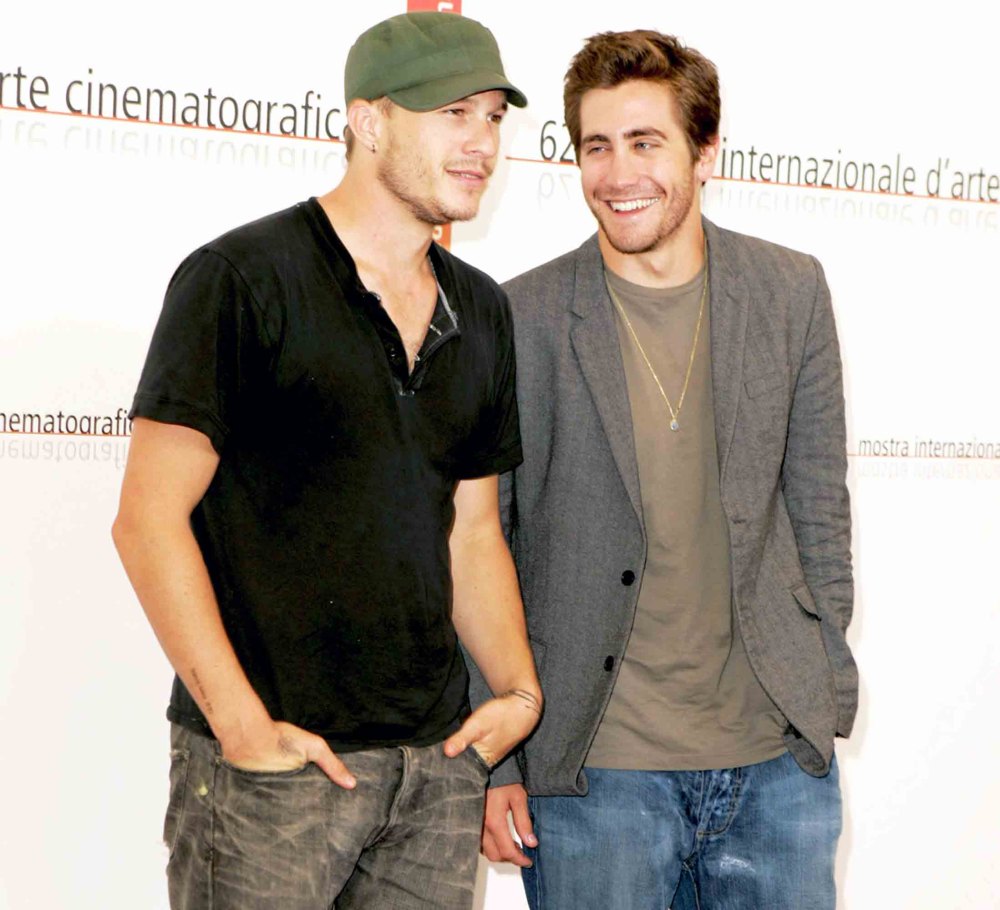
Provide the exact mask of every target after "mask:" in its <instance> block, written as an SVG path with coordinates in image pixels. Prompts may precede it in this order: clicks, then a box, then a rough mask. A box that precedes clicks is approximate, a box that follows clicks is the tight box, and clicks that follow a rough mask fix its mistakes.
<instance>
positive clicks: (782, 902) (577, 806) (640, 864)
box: [522, 753, 841, 910]
mask: <svg viewBox="0 0 1000 910" xmlns="http://www.w3.org/2000/svg"><path fill="white" fill-rule="evenodd" d="M586 773H587V780H588V781H589V782H590V790H589V793H588V794H587V796H584V797H578V796H543V797H531V798H530V799H529V808H530V810H531V815H532V819H533V823H534V829H535V834H536V835H537V836H538V847H537V848H536V849H534V850H531V849H526V850H525V852H526V853H527V854H528V856H530V857H531V858H532V859H533V860H534V866H533V867H532V868H530V869H524V870H523V872H522V874H523V880H524V887H525V892H526V894H527V898H528V905H529V906H530V907H531V910H665V908H667V907H671V908H673V910H833V908H834V906H835V904H836V889H835V885H834V856H835V854H836V849H837V839H838V837H839V835H840V829H841V801H840V783H839V778H838V771H837V765H836V760H834V764H833V766H832V767H831V769H830V773H829V774H827V775H826V776H825V777H821V778H816V777H810V776H809V775H808V774H806V773H805V772H804V771H802V770H801V769H800V768H799V766H798V765H797V764H796V763H795V760H794V759H793V758H792V757H791V755H789V754H788V753H785V754H784V755H782V756H780V757H778V758H775V759H772V760H771V761H766V762H761V763H760V764H757V765H747V766H745V767H742V768H728V769H725V770H721V771H613V770H605V769H600V768H587V769H586Z"/></svg>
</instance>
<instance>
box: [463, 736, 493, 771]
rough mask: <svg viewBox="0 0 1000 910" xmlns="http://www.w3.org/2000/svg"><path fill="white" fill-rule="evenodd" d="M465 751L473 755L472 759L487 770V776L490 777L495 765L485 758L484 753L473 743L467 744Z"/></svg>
mask: <svg viewBox="0 0 1000 910" xmlns="http://www.w3.org/2000/svg"><path fill="white" fill-rule="evenodd" d="M465 751H466V752H467V753H468V754H469V755H470V756H471V757H472V760H473V761H474V762H475V763H476V764H477V765H478V766H479V767H480V768H481V769H482V770H483V771H485V772H486V776H487V777H489V776H490V774H491V773H492V771H493V766H492V765H491V764H490V763H489V762H488V761H486V759H485V758H483V756H482V753H481V752H480V751H479V750H478V749H477V748H476V747H475V746H474V745H472V744H471V743H470V744H469V745H468V746H466V748H465Z"/></svg>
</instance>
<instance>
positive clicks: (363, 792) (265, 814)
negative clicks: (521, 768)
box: [164, 725, 489, 910]
mask: <svg viewBox="0 0 1000 910" xmlns="http://www.w3.org/2000/svg"><path fill="white" fill-rule="evenodd" d="M343 759H344V762H345V763H346V764H347V766H348V768H350V769H351V771H352V773H353V774H354V776H355V777H356V778H357V781H358V786H357V788H356V789H355V790H344V789H341V788H340V787H338V786H337V785H336V784H334V783H333V782H331V781H330V779H329V778H328V777H327V776H326V775H325V774H324V773H323V772H322V771H321V770H320V769H319V768H318V767H316V765H313V764H308V765H306V766H305V767H304V768H301V769H299V770H297V771H284V772H267V771H245V770H242V769H240V768H236V767H234V766H233V765H230V764H229V763H228V762H226V760H225V759H224V758H223V757H222V755H221V754H220V752H219V746H218V743H217V742H216V741H215V740H212V739H208V738H206V737H204V736H200V735H198V734H197V733H192V732H191V731H190V730H187V729H185V728H183V727H179V726H177V725H174V727H173V729H172V731H171V767H170V802H169V805H168V807H167V816H166V824H165V825H164V840H165V841H166V843H167V847H168V849H169V851H170V859H169V862H168V863H167V882H168V885H169V891H170V906H171V907H172V908H173V910H331V908H335V910H362V908H366V910H367V908H372V910H373V908H376V907H377V908H379V910H468V908H469V907H471V906H472V901H473V890H474V887H475V881H476V867H477V860H478V856H479V835H480V830H481V827H482V820H483V800H484V797H485V793H486V779H487V776H488V774H489V769H488V768H487V767H486V764H485V763H484V762H483V760H482V759H481V758H479V756H478V755H477V754H476V753H475V752H474V750H472V749H471V748H469V749H467V750H466V751H465V752H464V753H462V754H461V755H459V756H457V757H456V758H447V757H446V756H445V754H444V750H443V749H442V747H441V744H440V743H437V744H436V745H433V746H423V747H415V746H397V747H392V748H383V749H368V750H365V751H362V752H349V753H346V754H345V755H344V756H343Z"/></svg>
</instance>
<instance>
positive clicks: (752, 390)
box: [743, 370, 788, 398]
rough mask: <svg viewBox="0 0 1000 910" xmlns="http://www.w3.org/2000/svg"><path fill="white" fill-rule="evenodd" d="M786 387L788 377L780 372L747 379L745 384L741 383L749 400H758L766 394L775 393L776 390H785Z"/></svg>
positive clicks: (776, 371)
mask: <svg viewBox="0 0 1000 910" xmlns="http://www.w3.org/2000/svg"><path fill="white" fill-rule="evenodd" d="M787 385H788V376H787V375H786V374H785V373H784V372H783V371H782V370H775V371H774V372H773V373H765V374H764V375H763V376H757V377H755V378H753V379H748V380H747V381H746V382H745V383H743V387H744V388H745V389H746V390H747V395H748V396H749V397H750V398H760V396H761V395H766V394H767V393H768V392H775V391H777V390H778V389H782V388H786V387H787Z"/></svg>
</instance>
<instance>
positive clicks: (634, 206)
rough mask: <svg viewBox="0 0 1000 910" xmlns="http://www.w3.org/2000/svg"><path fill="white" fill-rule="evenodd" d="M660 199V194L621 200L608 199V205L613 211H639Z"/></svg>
mask: <svg viewBox="0 0 1000 910" xmlns="http://www.w3.org/2000/svg"><path fill="white" fill-rule="evenodd" d="M659 201H660V197H659V196H654V197H653V198H651V199H625V200H622V201H621V202H615V201H613V200H610V199H609V200H608V205H609V206H610V208H611V211H612V212H638V211H640V210H641V209H648V208H649V207H650V206H651V205H654V204H655V203H657V202H659Z"/></svg>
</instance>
